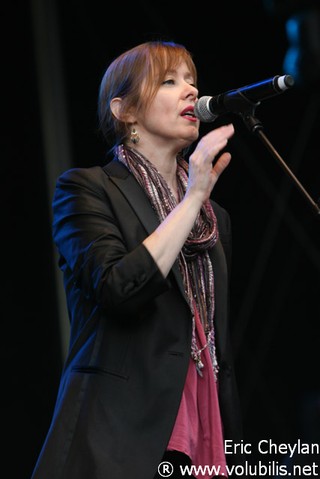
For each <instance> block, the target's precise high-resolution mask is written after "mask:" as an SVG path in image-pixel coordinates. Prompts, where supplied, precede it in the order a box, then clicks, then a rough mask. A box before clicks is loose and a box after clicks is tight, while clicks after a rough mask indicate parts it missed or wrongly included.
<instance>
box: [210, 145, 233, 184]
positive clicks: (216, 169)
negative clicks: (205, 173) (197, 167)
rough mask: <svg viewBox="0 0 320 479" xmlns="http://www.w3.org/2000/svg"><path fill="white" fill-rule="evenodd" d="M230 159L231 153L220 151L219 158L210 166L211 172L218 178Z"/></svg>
mask: <svg viewBox="0 0 320 479" xmlns="http://www.w3.org/2000/svg"><path fill="white" fill-rule="evenodd" d="M230 160H231V153H229V152H228V151H226V152H224V153H222V155H221V156H220V158H219V159H218V160H217V161H216V163H215V165H214V166H213V168H212V173H213V174H214V175H215V176H216V178H217V179H218V178H219V176H220V175H221V173H222V172H223V171H224V170H225V169H226V168H227V166H228V165H229V163H230Z"/></svg>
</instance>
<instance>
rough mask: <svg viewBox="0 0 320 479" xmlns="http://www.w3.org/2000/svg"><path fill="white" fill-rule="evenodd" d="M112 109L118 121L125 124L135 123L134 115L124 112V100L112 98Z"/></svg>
mask: <svg viewBox="0 0 320 479" xmlns="http://www.w3.org/2000/svg"><path fill="white" fill-rule="evenodd" d="M110 108H111V111H112V114H113V115H114V116H115V117H116V118H117V120H119V121H124V122H125V123H135V121H136V117H135V116H134V115H132V114H131V113H128V112H123V111H122V98H119V97H116V98H112V100H111V102H110Z"/></svg>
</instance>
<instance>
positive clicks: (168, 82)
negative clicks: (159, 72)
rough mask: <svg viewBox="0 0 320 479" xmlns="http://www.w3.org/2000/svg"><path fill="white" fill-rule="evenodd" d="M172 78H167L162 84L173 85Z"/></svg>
mask: <svg viewBox="0 0 320 479" xmlns="http://www.w3.org/2000/svg"><path fill="white" fill-rule="evenodd" d="M174 83H175V82H174V79H173V78H167V80H164V82H163V83H162V84H163V85H174Z"/></svg>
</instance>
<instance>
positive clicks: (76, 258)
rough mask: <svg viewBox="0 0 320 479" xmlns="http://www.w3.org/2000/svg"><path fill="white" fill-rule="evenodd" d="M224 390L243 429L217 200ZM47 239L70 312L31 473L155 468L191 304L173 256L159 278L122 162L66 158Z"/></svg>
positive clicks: (225, 221)
mask: <svg viewBox="0 0 320 479" xmlns="http://www.w3.org/2000/svg"><path fill="white" fill-rule="evenodd" d="M213 206H214V210H215V213H216V215H217V218H218V225H219V231H220V240H219V241H218V242H217V243H216V245H215V247H214V248H213V249H212V251H211V258H212V261H213V267H214V274H215V288H216V292H215V294H216V318H215V324H216V346H217V353H218V360H219V365H220V372H219V396H220V403H221V414H222V419H223V426H224V432H225V436H226V437H227V438H231V439H233V440H235V441H238V440H240V438H241V426H240V422H241V421H240V413H239V407H238V398H237V389H236V384H235V378H234V373H233V366H232V357H231V351H230V341H229V331H228V271H227V261H226V256H227V257H229V255H230V251H229V250H230V242H231V231H230V222H229V216H228V214H227V213H226V211H225V210H224V209H222V208H221V207H220V206H219V205H217V204H216V203H213ZM53 215H54V219H53V238H54V241H55V244H56V246H57V249H58V252H59V255H60V260H59V261H60V262H59V264H60V267H61V269H62V271H63V275H64V284H65V290H66V297H67V305H68V311H69V315H70V321H71V330H70V350H69V353H68V357H67V360H66V364H65V367H64V370H63V373H62V377H61V384H60V387H59V392H58V396H57V402H56V406H55V410H54V414H53V419H52V424H51V427H50V430H49V432H48V435H47V438H46V441H45V443H44V446H43V449H42V451H41V454H40V456H39V459H38V462H37V465H36V467H35V470H34V473H33V475H32V479H88V478H90V479H106V478H108V479H126V478H128V477H130V478H131V479H152V478H153V476H154V474H155V473H156V470H157V466H158V464H159V463H160V462H161V459H162V455H163V453H164V451H165V449H166V445H167V443H168V440H169V438H170V434H171V430H172V428H173V425H174V421H175V418H176V414H177V411H178V407H179V402H180V397H181V394H182V390H183V386H184V381H185V377H186V373H187V369H188V364H189V360H190V347H191V313H190V310H189V307H188V303H187V299H186V296H185V292H184V287H183V282H182V277H181V274H180V271H179V267H178V264H177V263H176V264H174V266H173V268H172V271H171V272H170V274H169V275H168V277H167V278H164V277H163V276H162V274H161V272H160V271H159V269H158V267H157V265H156V264H155V262H154V260H153V259H152V257H151V256H150V254H149V253H148V251H147V249H146V248H145V247H144V246H143V245H142V241H143V240H144V238H145V237H146V236H148V235H149V234H150V233H151V232H152V231H153V230H154V229H155V228H156V227H157V225H158V224H159V222H158V219H157V216H156V214H155V212H154V210H153V209H152V207H151V205H150V203H149V200H148V199H147V197H146V194H145V192H144V191H143V189H142V188H141V187H140V186H139V184H138V183H137V181H136V180H135V179H134V177H133V176H132V175H131V174H130V173H129V171H128V170H127V168H126V167H124V166H123V165H122V164H121V163H119V162H118V161H116V160H114V161H112V162H111V163H109V164H108V165H107V166H105V167H104V168H101V167H92V168H87V169H85V168H83V169H79V168H78V169H77V168H75V169H71V170H69V171H67V172H66V173H64V174H63V175H61V177H60V178H59V179H58V181H57V185H56V192H55V196H54V200H53Z"/></svg>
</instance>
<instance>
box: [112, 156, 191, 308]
mask: <svg viewBox="0 0 320 479" xmlns="http://www.w3.org/2000/svg"><path fill="white" fill-rule="evenodd" d="M103 170H104V172H105V173H106V174H107V175H108V177H109V179H110V181H112V182H113V183H114V184H115V185H116V186H117V188H118V189H119V190H120V191H121V192H122V194H123V195H124V196H125V197H126V199H127V201H128V202H129V204H130V206H131V208H132V209H133V210H134V212H135V214H136V215H137V217H138V218H139V220H140V221H141V223H142V224H143V226H144V227H145V229H146V231H147V232H148V234H151V233H152V232H153V231H154V230H155V229H156V228H157V227H158V226H159V219H158V217H157V215H156V213H155V211H154V209H153V208H152V206H151V204H150V201H149V199H148V198H147V195H146V193H145V192H144V190H143V189H142V188H141V186H140V185H139V183H138V182H137V181H136V179H135V178H134V176H133V175H132V174H131V173H130V172H129V170H128V169H127V168H126V166H125V165H123V164H122V163H120V161H118V160H113V161H111V162H110V163H108V164H107V165H106V166H104V167H103ZM172 272H173V275H174V277H175V279H176V281H177V284H178V287H179V289H180V292H181V293H182V295H183V297H184V298H185V300H186V301H187V296H186V293H185V289H184V284H183V279H182V275H181V272H180V268H179V264H178V261H177V260H176V261H175V263H174V264H173V266H172Z"/></svg>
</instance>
